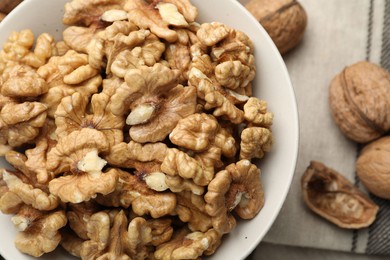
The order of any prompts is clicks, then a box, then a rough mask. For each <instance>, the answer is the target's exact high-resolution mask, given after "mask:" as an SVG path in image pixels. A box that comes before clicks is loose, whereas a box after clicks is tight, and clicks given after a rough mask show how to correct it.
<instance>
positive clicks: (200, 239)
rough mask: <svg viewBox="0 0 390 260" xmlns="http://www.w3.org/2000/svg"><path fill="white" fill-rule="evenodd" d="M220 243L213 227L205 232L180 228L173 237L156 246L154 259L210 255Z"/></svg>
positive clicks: (219, 237)
mask: <svg viewBox="0 0 390 260" xmlns="http://www.w3.org/2000/svg"><path fill="white" fill-rule="evenodd" d="M220 244H221V235H220V234H219V233H218V232H217V231H215V230H214V229H209V230H208V231H206V232H199V231H196V232H191V231H189V230H187V229H181V230H179V231H178V232H176V233H175V234H174V235H173V238H172V239H171V240H170V241H168V242H167V243H164V244H162V245H159V246H158V247H157V250H156V252H155V253H154V257H155V259H199V258H198V257H200V256H201V255H202V254H205V255H210V254H212V253H213V252H214V251H215V249H216V248H217V247H218V246H219V245H220Z"/></svg>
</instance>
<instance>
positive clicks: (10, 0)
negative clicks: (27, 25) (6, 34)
mask: <svg viewBox="0 0 390 260" xmlns="http://www.w3.org/2000/svg"><path fill="white" fill-rule="evenodd" d="M21 2H23V0H1V1H0V12H2V13H5V14H8V13H9V12H11V11H12V10H13V9H14V8H15V7H16V6H17V5H18V4H20V3H21Z"/></svg>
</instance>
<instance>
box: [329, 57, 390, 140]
mask: <svg viewBox="0 0 390 260" xmlns="http://www.w3.org/2000/svg"><path fill="white" fill-rule="evenodd" d="M329 103H330V108H331V110H332V115H333V118H334V120H335V121H336V124H337V125H338V126H339V128H340V130H341V131H342V132H343V133H344V134H345V135H346V136H347V137H348V138H350V139H352V140H354V141H356V142H358V143H367V142H369V141H372V140H374V139H376V138H378V137H380V136H381V135H383V134H384V133H385V132H387V131H388V130H390V74H389V73H388V72H387V71H386V70H385V69H383V68H381V67H380V66H378V65H376V64H373V63H370V62H367V61H361V62H358V63H355V64H353V65H351V66H347V67H346V68H344V70H343V71H342V72H340V73H339V74H338V75H336V76H335V77H334V78H333V80H332V81H331V84H330V87H329Z"/></svg>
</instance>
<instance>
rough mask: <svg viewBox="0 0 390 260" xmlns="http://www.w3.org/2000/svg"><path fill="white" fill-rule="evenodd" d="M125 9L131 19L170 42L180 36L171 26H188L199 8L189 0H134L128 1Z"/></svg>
mask: <svg viewBox="0 0 390 260" xmlns="http://www.w3.org/2000/svg"><path fill="white" fill-rule="evenodd" d="M124 9H125V10H126V11H127V12H128V19H129V21H131V22H133V23H134V24H136V25H137V26H138V27H140V28H143V29H149V30H150V31H151V32H153V33H154V34H156V35H157V36H158V37H159V38H162V39H165V40H167V41H168V42H174V41H176V40H177V38H178V36H177V33H176V31H175V30H173V29H171V27H188V26H189V23H191V22H193V21H194V20H195V18H196V17H197V15H198V11H197V8H196V7H195V6H193V5H192V4H191V2H190V1H188V0H184V1H183V0H181V1H178V0H169V1H161V0H158V1H145V0H134V1H127V2H126V4H125V6H124Z"/></svg>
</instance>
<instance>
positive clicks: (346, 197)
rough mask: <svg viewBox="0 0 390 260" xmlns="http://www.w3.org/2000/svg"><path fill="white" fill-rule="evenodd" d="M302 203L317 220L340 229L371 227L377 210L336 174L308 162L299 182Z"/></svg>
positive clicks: (316, 163) (317, 164) (320, 165)
mask: <svg viewBox="0 0 390 260" xmlns="http://www.w3.org/2000/svg"><path fill="white" fill-rule="evenodd" d="M301 185H302V193H303V200H304V201H305V203H306V204H307V206H308V207H309V208H310V209H311V210H313V211H314V212H315V213H317V214H318V215H320V216H321V217H323V218H325V219H327V220H329V221H330V222H332V223H334V224H336V225H337V226H339V227H341V228H349V229H358V228H364V227H368V226H369V225H371V224H372V223H373V222H374V220H375V218H376V214H377V212H378V209H379V207H378V206H377V205H376V204H375V203H374V202H373V201H371V200H370V199H369V198H368V197H367V196H366V195H365V194H364V193H363V192H361V191H360V190H359V189H357V188H356V187H354V186H353V185H352V183H351V182H350V181H348V180H347V179H346V178H345V177H343V176H342V175H341V174H340V173H338V172H336V171H335V170H333V169H330V168H328V167H326V166H325V165H324V164H322V163H320V162H316V161H311V162H310V165H309V166H308V168H307V169H306V171H305V173H304V174H303V176H302V179H301Z"/></svg>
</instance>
